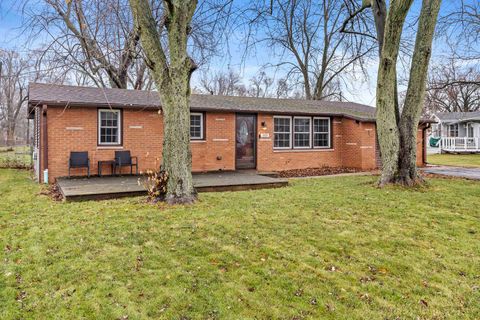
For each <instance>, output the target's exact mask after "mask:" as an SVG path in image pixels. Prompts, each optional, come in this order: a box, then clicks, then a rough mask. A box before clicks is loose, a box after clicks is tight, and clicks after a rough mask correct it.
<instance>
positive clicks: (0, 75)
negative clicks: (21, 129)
mask: <svg viewBox="0 0 480 320" xmlns="http://www.w3.org/2000/svg"><path fill="white" fill-rule="evenodd" d="M28 68H29V63H28V60H27V59H24V58H22V57H21V56H20V55H19V54H18V53H17V52H15V51H13V50H9V51H2V50H0V122H1V123H3V126H4V127H5V128H6V132H7V145H13V144H14V142H15V129H16V126H17V124H18V120H19V115H20V114H21V110H22V109H23V107H24V106H25V102H26V101H27V84H28V82H27V81H26V80H25V74H24V73H25V72H26V71H27V70H28Z"/></svg>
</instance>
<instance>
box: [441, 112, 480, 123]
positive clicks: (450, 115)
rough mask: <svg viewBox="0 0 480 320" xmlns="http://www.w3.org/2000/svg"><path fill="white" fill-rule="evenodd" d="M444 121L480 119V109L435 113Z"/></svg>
mask: <svg viewBox="0 0 480 320" xmlns="http://www.w3.org/2000/svg"><path fill="white" fill-rule="evenodd" d="M435 115H436V116H437V117H438V119H440V120H441V121H442V122H459V121H468V120H480V111H474V112H438V113H436V114H435Z"/></svg>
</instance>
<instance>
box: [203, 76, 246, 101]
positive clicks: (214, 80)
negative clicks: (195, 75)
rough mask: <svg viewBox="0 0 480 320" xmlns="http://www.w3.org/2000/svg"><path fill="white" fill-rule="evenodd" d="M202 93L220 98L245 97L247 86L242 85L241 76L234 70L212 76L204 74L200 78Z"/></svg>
mask: <svg viewBox="0 0 480 320" xmlns="http://www.w3.org/2000/svg"><path fill="white" fill-rule="evenodd" d="M200 86H201V87H200V91H201V92H203V93H208V94H213V95H219V96H244V95H246V88H245V85H243V83H242V79H241V77H240V74H238V73H237V72H235V71H233V70H228V71H227V72H223V71H219V72H216V73H213V74H211V73H210V72H203V73H202V76H201V78H200Z"/></svg>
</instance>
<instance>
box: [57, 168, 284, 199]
mask: <svg viewBox="0 0 480 320" xmlns="http://www.w3.org/2000/svg"><path fill="white" fill-rule="evenodd" d="M141 179H143V177H141V176H140V177H139V176H120V177H101V178H100V177H92V178H83V177H82V178H72V179H68V178H59V179H57V184H58V186H59V189H60V192H61V193H62V195H63V198H64V199H65V200H68V201H79V200H101V199H111V198H119V197H126V196H138V195H144V194H146V191H145V188H144V187H143V185H142V184H141V183H139V181H141ZM193 184H194V186H195V188H196V189H197V191H198V192H216V191H240V190H250V189H265V188H278V187H284V186H286V185H288V180H286V179H278V178H272V177H268V176H264V175H259V174H257V173H256V172H253V171H245V172H243V171H233V172H210V173H201V174H194V175H193Z"/></svg>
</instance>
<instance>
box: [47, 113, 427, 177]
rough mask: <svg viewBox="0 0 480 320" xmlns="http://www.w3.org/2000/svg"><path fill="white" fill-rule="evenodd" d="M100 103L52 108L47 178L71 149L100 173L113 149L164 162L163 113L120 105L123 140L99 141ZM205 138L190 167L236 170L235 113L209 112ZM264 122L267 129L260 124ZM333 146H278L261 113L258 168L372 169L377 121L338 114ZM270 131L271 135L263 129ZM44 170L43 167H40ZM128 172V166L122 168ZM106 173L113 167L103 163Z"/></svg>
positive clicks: (150, 163)
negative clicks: (264, 135) (99, 166)
mask: <svg viewBox="0 0 480 320" xmlns="http://www.w3.org/2000/svg"><path fill="white" fill-rule="evenodd" d="M97 113H98V111H97V108H68V109H64V108H60V107H48V110H47V117H46V119H47V124H48V129H47V131H48V169H49V180H50V182H53V181H54V179H55V178H56V177H62V176H66V175H68V158H69V155H70V151H88V153H89V157H90V162H91V174H93V175H96V174H97V162H98V161H99V160H112V159H113V158H114V153H115V150H130V151H131V153H132V155H133V156H137V157H138V161H139V170H140V171H145V170H147V169H156V168H158V167H159V166H160V163H161V154H162V140H163V130H162V116H161V115H160V114H159V113H158V112H157V111H152V110H134V109H124V110H122V122H123V124H122V128H123V130H122V131H123V137H122V142H123V145H122V146H121V147H105V146H98V145H97ZM205 117H206V118H205V124H206V126H205V128H206V132H205V139H204V140H202V141H192V143H191V147H192V169H193V171H194V172H199V171H213V170H235V114H234V113H206V114H205ZM262 122H265V124H266V129H265V130H264V128H262V126H261V123H262ZM331 122H332V123H331V125H332V148H331V149H313V150H312V149H309V150H274V149H273V116H272V115H268V114H259V115H258V117H257V170H259V171H279V170H286V169H301V168H316V167H322V166H331V167H355V168H361V169H373V168H375V167H376V164H375V125H374V124H373V123H367V122H358V121H355V120H351V119H346V118H341V117H334V118H332V119H331ZM261 133H268V134H269V137H268V138H259V134H261ZM421 137H422V131H421V130H419V142H418V147H417V150H418V159H419V160H418V161H419V165H421V164H423V158H422V155H423V152H422V140H421V139H422V138H421ZM42 169H43V168H42ZM123 170H124V172H127V171H128V168H124V169H123ZM103 172H104V173H105V174H109V173H110V169H109V168H107V167H104V168H103ZM77 174H78V175H85V174H86V170H84V169H73V170H72V175H77Z"/></svg>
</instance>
